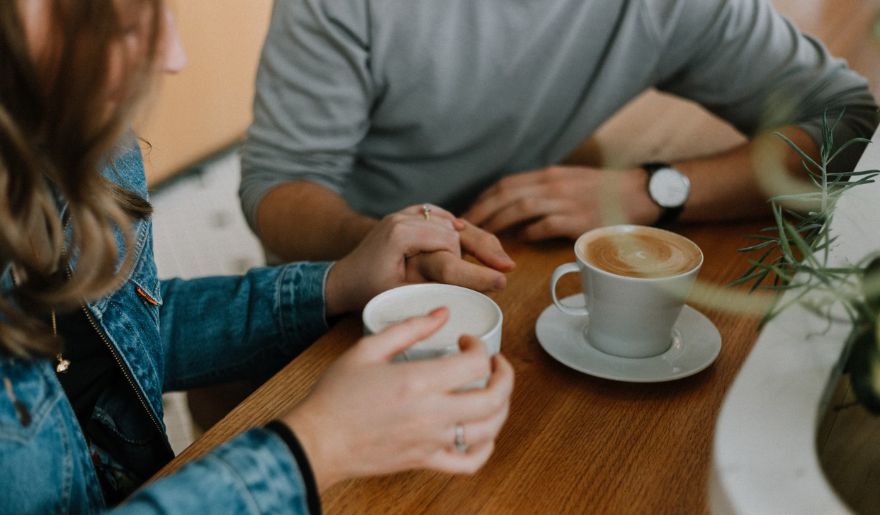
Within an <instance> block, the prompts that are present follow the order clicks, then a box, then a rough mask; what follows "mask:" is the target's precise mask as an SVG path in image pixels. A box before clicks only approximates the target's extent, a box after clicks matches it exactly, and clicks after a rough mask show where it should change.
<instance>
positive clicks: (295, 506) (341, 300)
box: [0, 0, 513, 513]
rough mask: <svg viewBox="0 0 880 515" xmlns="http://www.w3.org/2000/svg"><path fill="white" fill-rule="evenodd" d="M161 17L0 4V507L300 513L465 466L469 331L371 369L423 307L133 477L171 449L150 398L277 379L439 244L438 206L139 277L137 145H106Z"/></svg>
mask: <svg viewBox="0 0 880 515" xmlns="http://www.w3.org/2000/svg"><path fill="white" fill-rule="evenodd" d="M164 12H165V11H164V10H163V6H162V4H161V0H90V1H83V0H11V1H4V2H0V377H2V381H3V386H2V389H0V471H2V472H3V476H2V477H3V479H2V480H0V484H2V496H0V511H2V512H4V513H59V512H61V513H68V512H69V513H88V512H97V511H101V510H102V509H104V508H106V507H111V506H116V509H117V510H119V511H131V512H138V513H145V512H162V513H164V512H181V513H183V512H189V513H204V512H222V513H265V512H301V513H304V512H307V511H312V512H315V511H319V510H320V504H319V499H318V493H317V492H318V490H321V489H324V488H327V487H329V486H330V485H332V484H334V483H336V482H338V481H341V480H344V479H348V478H354V477H361V476H367V475H375V474H387V473H392V472H396V471H401V470H406V469H412V468H428V469H433V470H440V471H446V472H450V473H472V472H474V471H476V470H477V469H478V468H479V467H480V466H482V464H483V463H485V461H486V460H487V459H488V457H489V455H490V454H491V452H492V449H493V442H494V439H495V437H496V435H497V434H498V431H499V430H500V428H501V426H502V425H503V423H504V420H505V418H506V416H507V410H508V403H509V396H510V392H511V389H512V386H513V372H512V369H511V367H510V365H509V363H508V362H507V361H506V360H505V359H504V358H503V357H501V356H496V357H495V358H492V359H491V360H490V359H488V358H487V357H486V353H485V349H484V348H483V347H482V344H481V343H480V342H479V341H478V340H476V339H473V338H463V339H462V342H461V346H462V353H461V354H459V355H456V356H454V357H450V358H446V359H442V360H435V361H431V362H419V363H402V364H392V363H391V361H390V360H391V357H392V356H393V355H395V354H396V353H398V352H399V351H401V350H402V349H405V348H406V347H407V346H409V345H411V344H413V343H414V342H416V341H418V340H420V339H423V338H425V337H426V336H428V335H430V334H431V333H433V332H434V331H436V330H438V329H439V327H440V326H442V325H443V323H444V322H445V321H446V319H447V317H448V312H447V310H445V309H440V310H437V311H435V312H433V313H430V314H428V315H427V316H425V317H420V318H415V319H411V320H408V321H406V322H404V323H402V324H399V325H397V326H394V327H392V328H390V329H388V330H387V331H385V332H383V333H381V334H379V335H376V336H373V337H369V338H364V339H363V340H361V341H360V342H358V343H357V344H356V345H355V346H354V347H353V348H352V349H351V350H349V351H348V352H347V353H346V354H344V355H343V356H342V357H341V358H340V359H339V360H338V361H337V362H336V363H334V364H333V365H332V366H331V367H330V369H329V370H328V371H327V372H326V373H325V375H324V376H323V377H322V379H321V380H320V381H319V382H318V384H317V385H316V387H315V389H314V390H313V391H312V392H311V394H310V395H309V396H308V397H307V398H306V399H305V400H304V401H303V402H302V403H301V404H300V405H299V406H297V407H295V408H294V409H293V410H292V411H291V412H289V413H287V414H285V415H284V416H283V417H281V418H280V419H279V420H277V421H275V422H273V423H272V424H270V425H268V426H267V427H264V428H256V429H253V430H250V431H248V432H246V433H243V434H242V435H239V436H238V437H236V438H234V439H233V440H231V441H230V442H228V443H226V444H225V445H223V446H221V447H219V448H217V449H215V450H214V451H213V452H212V453H210V454H208V455H207V456H205V457H204V458H202V459H200V460H198V461H196V462H193V463H192V464H190V465H188V466H187V467H185V468H183V469H182V470H181V471H180V472H178V473H176V474H174V475H172V476H169V477H167V478H165V479H163V480H161V481H158V482H155V483H151V484H147V485H143V483H144V481H145V480H146V479H148V478H149V477H150V476H151V475H153V474H154V473H155V472H156V471H157V470H158V469H159V468H160V467H161V466H162V465H164V464H165V463H167V461H168V460H169V459H170V458H171V457H172V453H171V450H170V448H169V446H168V441H167V438H166V437H165V434H164V428H163V426H162V422H161V420H162V404H161V393H162V392H163V391H166V390H172V389H187V388H192V387H196V386H203V385H207V384H210V383H214V382H219V381H228V380H231V379H238V378H243V377H247V376H250V375H254V374H261V373H266V372H270V371H271V370H273V369H277V368H278V367H280V365H282V364H283V363H284V362H286V361H288V360H289V359H291V358H292V357H293V356H295V355H296V354H297V353H298V352H300V351H301V350H302V349H303V348H305V347H306V346H307V345H308V344H309V342H311V341H313V340H314V339H315V338H316V337H317V336H319V335H320V334H321V332H322V331H324V330H326V322H325V319H326V318H328V317H333V316H337V315H339V314H342V313H345V312H347V311H352V310H356V309H359V308H361V307H362V306H363V305H364V303H365V302H366V300H367V299H369V298H370V297H371V296H373V295H375V294H376V293H378V292H379V291H382V290H383V289H387V288H389V287H392V286H395V285H398V284H401V283H403V282H405V281H406V278H407V273H408V271H407V260H406V258H407V256H412V255H414V254H416V253H420V252H432V251H450V252H460V250H461V249H460V248H459V243H458V242H459V240H458V234H457V232H456V231H457V229H460V228H461V226H460V225H459V222H458V221H457V220H455V219H454V218H453V217H452V216H451V215H450V214H449V213H446V212H444V211H442V210H440V209H435V210H434V214H435V215H436V216H433V217H430V219H426V218H429V217H423V216H422V214H421V210H420V209H419V208H410V209H407V210H404V211H402V212H400V213H397V214H395V215H393V216H391V217H389V218H387V219H385V220H383V221H382V222H381V223H380V224H379V225H378V226H377V227H376V229H375V230H374V231H373V232H372V233H371V234H370V235H369V237H367V238H366V239H365V240H364V242H363V243H362V245H360V246H359V247H358V248H357V249H356V250H355V251H353V252H352V253H351V254H350V255H349V256H347V257H345V258H344V259H342V260H340V261H338V262H337V263H335V264H329V263H299V264H291V265H287V266H284V267H279V268H265V269H259V270H253V271H251V272H249V273H248V274H247V275H245V276H243V277H215V278H207V279H200V280H195V281H180V280H173V281H159V280H158V279H157V278H156V270H155V266H154V263H153V260H152V237H151V229H150V222H149V214H150V205H149V203H148V202H147V201H146V200H145V199H146V186H145V180H144V176H143V168H142V162H141V158H140V154H139V152H138V151H137V150H136V146H135V145H133V142H132V141H131V138H125V137H123V136H122V135H123V134H124V130H125V127H127V126H128V124H129V121H130V118H131V114H132V112H133V111H134V109H135V107H136V105H137V103H138V100H139V99H141V98H143V96H144V91H145V90H146V87H147V85H148V84H149V81H150V79H151V78H152V76H153V75H154V74H155V73H156V71H157V70H158V69H160V68H162V67H163V66H164V67H169V68H171V69H173V68H174V67H175V66H176V64H175V63H176V62H177V61H179V59H178V57H179V54H178V53H177V52H175V48H176V46H175V43H174V42H175V39H174V34H173V28H172V27H170V25H168V24H166V23H164V22H163V20H164V19H165V17H164V16H162V13H164ZM120 141H123V143H122V144H120V143H119V142H120ZM101 169H104V172H103V173H99V170H101ZM490 374H491V377H490V381H489V385H488V386H487V388H486V389H485V390H480V391H471V392H465V393H462V392H457V388H458V387H459V386H461V385H464V384H467V383H470V382H472V381H473V380H475V379H478V378H481V377H485V376H487V375H490ZM462 429H463V431H464V433H463V434H464V435H466V439H467V443H468V444H469V446H468V447H467V450H464V451H462V452H460V451H458V450H456V448H457V447H460V446H456V445H453V442H455V441H457V440H460V437H461V431H462ZM456 437H459V438H458V439H457V438H456ZM138 488H140V489H138ZM133 492H134V493H133Z"/></svg>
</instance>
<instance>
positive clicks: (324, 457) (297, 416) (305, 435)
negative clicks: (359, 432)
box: [278, 407, 344, 492]
mask: <svg viewBox="0 0 880 515" xmlns="http://www.w3.org/2000/svg"><path fill="white" fill-rule="evenodd" d="M278 422H279V423H281V424H283V425H284V427H286V428H287V429H288V430H289V431H290V432H291V433H293V434H294V435H295V436H296V439H297V442H298V443H299V445H300V447H301V449H302V451H303V453H304V454H305V457H306V459H307V460H308V463H309V466H310V468H311V473H312V476H313V477H314V480H315V486H316V488H317V490H318V492H323V491H324V490H326V489H328V488H330V487H331V486H333V485H334V484H336V483H337V482H339V481H341V480H342V479H344V477H340V474H338V473H337V472H336V467H335V466H334V465H333V459H332V452H329V451H330V450H331V449H330V448H328V447H329V446H332V445H338V442H332V441H331V440H332V438H330V437H329V435H328V434H326V432H322V431H321V430H320V428H319V427H318V425H317V424H316V423H315V421H314V420H312V418H311V417H309V416H308V415H307V413H303V410H302V408H301V407H298V408H297V409H295V410H294V411H292V412H290V413H288V414H287V415H285V416H284V417H282V418H281V419H280V420H279V421H278Z"/></svg>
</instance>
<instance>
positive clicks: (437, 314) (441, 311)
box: [428, 307, 449, 318]
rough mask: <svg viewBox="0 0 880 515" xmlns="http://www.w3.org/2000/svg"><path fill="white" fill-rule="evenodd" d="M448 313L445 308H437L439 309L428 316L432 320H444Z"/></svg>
mask: <svg viewBox="0 0 880 515" xmlns="http://www.w3.org/2000/svg"><path fill="white" fill-rule="evenodd" d="M447 311H449V310H448V309H447V308H445V307H443V308H437V309H435V310H433V311H431V312H430V313H428V316H429V317H431V318H443V317H444V316H445V315H446V312H447Z"/></svg>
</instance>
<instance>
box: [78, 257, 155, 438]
mask: <svg viewBox="0 0 880 515" xmlns="http://www.w3.org/2000/svg"><path fill="white" fill-rule="evenodd" d="M65 271H66V272H67V278H68V280H69V279H71V278H72V277H73V273H72V272H71V270H70V265H69V264H68V265H67V266H66V268H65ZM80 309H82V312H83V314H84V315H85V316H86V320H88V321H89V325H91V326H92V329H93V330H94V331H95V333H96V334H97V335H98V338H100V339H101V341H102V342H104V346H106V347H107V350H109V351H110V355H111V356H113V359H114V361H116V365H117V366H119V370H120V371H121V372H122V376H123V377H125V380H126V381H127V382H128V384H129V386H131V389H132V390H133V391H134V395H135V397H137V399H138V401H139V402H140V403H141V406H142V407H143V408H144V411H146V412H147V416H148V417H149V418H150V422H152V423H153V426H154V427H155V428H156V430H157V431H159V434H165V433H164V431H162V426H161V425H160V424H159V421H158V420H156V416H155V415H154V414H153V410H151V409H150V407H149V405H148V404H147V401H146V399H144V396H143V394H142V393H141V390H140V389H139V388H138V387H137V385H136V384H135V382H134V379H132V377H131V373H130V372H129V370H128V368H127V367H126V366H125V364H124V363H123V362H122V358H120V357H119V353H118V352H116V349H115V348H114V347H113V345H112V344H111V343H110V341H109V340H107V337H106V336H105V335H104V333H103V332H102V331H101V330H100V329H99V328H98V324H97V323H95V319H94V318H93V317H92V314H91V313H90V312H89V309H88V308H87V307H86V305H85V304H81V305H80Z"/></svg>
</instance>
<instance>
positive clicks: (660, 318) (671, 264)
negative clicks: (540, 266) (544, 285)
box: [550, 225, 703, 358]
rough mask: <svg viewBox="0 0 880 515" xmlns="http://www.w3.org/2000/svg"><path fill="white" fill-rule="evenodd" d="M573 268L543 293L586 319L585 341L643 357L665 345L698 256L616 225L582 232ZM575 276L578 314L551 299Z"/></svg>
mask: <svg viewBox="0 0 880 515" xmlns="http://www.w3.org/2000/svg"><path fill="white" fill-rule="evenodd" d="M574 253H575V256H576V257H577V262H576V263H566V264H564V265H561V266H560V267H558V268H557V269H556V270H555V271H554V272H553V277H552V280H551V282H550V294H551V295H552V297H553V303H554V304H556V307H558V308H559V309H560V310H562V311H563V312H565V313H567V314H569V315H575V316H589V324H588V328H587V333H586V338H587V341H588V342H589V343H590V344H591V345H593V346H594V347H595V348H597V349H599V350H600V351H602V352H605V353H607V354H612V355H615V356H622V357H627V358H645V357H649V356H656V355H659V354H662V353H664V352H666V351H667V350H668V349H669V347H670V346H671V345H672V341H673V335H672V330H673V325H674V324H675V321H676V319H677V318H678V316H679V314H680V313H681V310H682V307H683V306H684V301H685V298H687V295H688V293H689V292H690V290H691V287H692V286H693V284H694V282H695V281H696V278H697V274H699V272H700V267H702V265H703V252H702V251H701V250H700V247H698V246H697V244H695V243H694V242H692V241H691V240H689V239H687V238H685V237H684V236H681V235H680V234H676V233H674V232H669V231H664V230H662V229H657V228H654V227H645V226H638V225H615V226H610V227H603V228H600V229H595V230H592V231H588V232H586V233H584V234H583V235H582V236H581V237H580V238H578V240H577V241H576V242H575V244H574ZM575 272H577V273H579V274H580V276H581V287H582V289H583V295H584V300H585V307H574V306H567V305H565V304H563V303H562V302H561V301H560V300H559V298H558V297H557V295H556V285H557V283H558V282H559V279H560V278H562V276H564V275H566V274H570V273H575Z"/></svg>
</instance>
